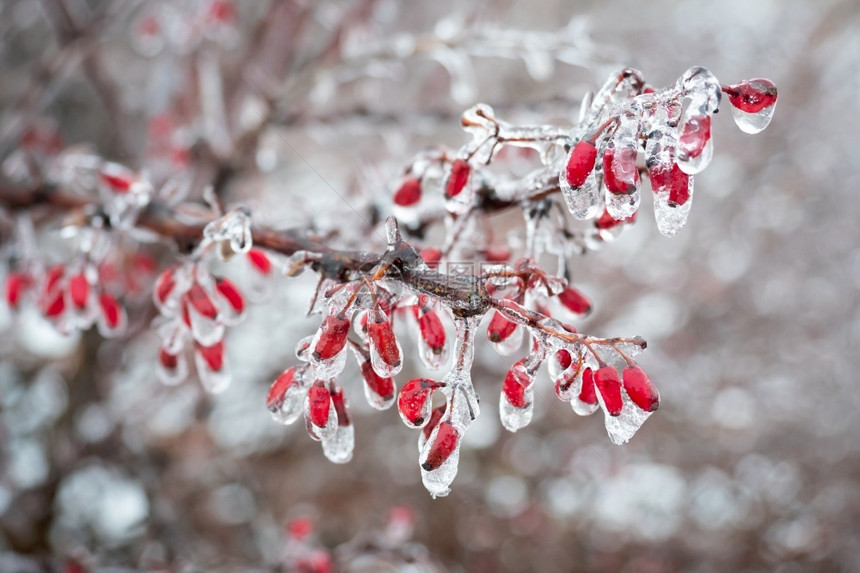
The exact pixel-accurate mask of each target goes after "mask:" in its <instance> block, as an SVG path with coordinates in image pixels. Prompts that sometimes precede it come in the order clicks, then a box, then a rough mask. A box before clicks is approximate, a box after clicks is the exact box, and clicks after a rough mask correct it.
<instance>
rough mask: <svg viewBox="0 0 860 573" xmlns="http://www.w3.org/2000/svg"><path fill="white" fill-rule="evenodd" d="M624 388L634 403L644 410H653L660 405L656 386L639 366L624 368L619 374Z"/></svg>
mask: <svg viewBox="0 0 860 573" xmlns="http://www.w3.org/2000/svg"><path fill="white" fill-rule="evenodd" d="M621 378H622V380H623V383H624V389H625V390H626V391H627V395H628V396H630V399H631V400H632V401H633V403H634V404H636V405H637V406H639V408H640V409H641V410H643V411H645V412H653V411H654V410H656V409H657V407H658V406H659V405H660V394H659V393H658V392H657V388H656V387H655V386H654V384H653V383H652V382H651V380H650V379H649V378H648V375H647V374H645V371H644V370H642V369H641V368H640V367H639V366H631V367H629V368H625V369H624V372H622V374H621Z"/></svg>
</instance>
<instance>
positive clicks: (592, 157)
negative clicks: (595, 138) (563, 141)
mask: <svg viewBox="0 0 860 573" xmlns="http://www.w3.org/2000/svg"><path fill="white" fill-rule="evenodd" d="M596 161H597V148H596V147H595V146H594V144H593V143H589V142H588V141H580V142H579V143H577V144H576V145H574V146H573V150H572V151H571V152H570V157H569V158H568V160H567V168H566V170H565V174H566V176H567V183H568V185H570V186H571V187H574V188H578V187H582V186H583V185H584V184H585V180H586V178H588V175H589V173H591V172H592V171H593V170H594V163H595V162H596Z"/></svg>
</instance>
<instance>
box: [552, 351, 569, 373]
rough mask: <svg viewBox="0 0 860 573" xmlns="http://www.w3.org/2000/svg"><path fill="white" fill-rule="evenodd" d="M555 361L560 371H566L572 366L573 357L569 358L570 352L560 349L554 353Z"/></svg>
mask: <svg viewBox="0 0 860 573" xmlns="http://www.w3.org/2000/svg"><path fill="white" fill-rule="evenodd" d="M555 359H556V360H557V361H558V365H559V366H560V367H561V369H562V370H567V369H568V368H570V365H571V364H573V357H571V355H570V352H568V351H567V350H565V349H564V348H561V349H560V350H559V351H558V352H556V353H555Z"/></svg>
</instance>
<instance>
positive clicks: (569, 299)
mask: <svg viewBox="0 0 860 573" xmlns="http://www.w3.org/2000/svg"><path fill="white" fill-rule="evenodd" d="M558 301H559V302H560V303H561V304H562V305H564V307H565V308H566V309H568V310H569V311H571V312H573V313H576V314H582V315H585V314H588V313H589V312H591V301H590V300H588V298H586V296H585V295H584V294H582V293H581V292H579V291H578V290H576V289H575V288H573V287H567V288H566V289H564V290H563V291H561V293H560V294H559V295H558Z"/></svg>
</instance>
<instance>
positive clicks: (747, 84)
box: [725, 79, 777, 113]
mask: <svg viewBox="0 0 860 573" xmlns="http://www.w3.org/2000/svg"><path fill="white" fill-rule="evenodd" d="M725 91H726V93H727V94H728V96H729V102H730V103H731V104H732V105H733V106H734V107H736V108H738V109H739V110H741V111H743V112H746V113H758V112H760V111H761V110H763V109H765V108H768V107H770V106H772V105H773V104H775V103H776V99H777V91H776V86H775V85H773V82H771V81H770V80H765V79H755V80H745V81H742V82H741V83H739V84H736V85H733V86H729V87H728V89H726V90H725Z"/></svg>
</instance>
